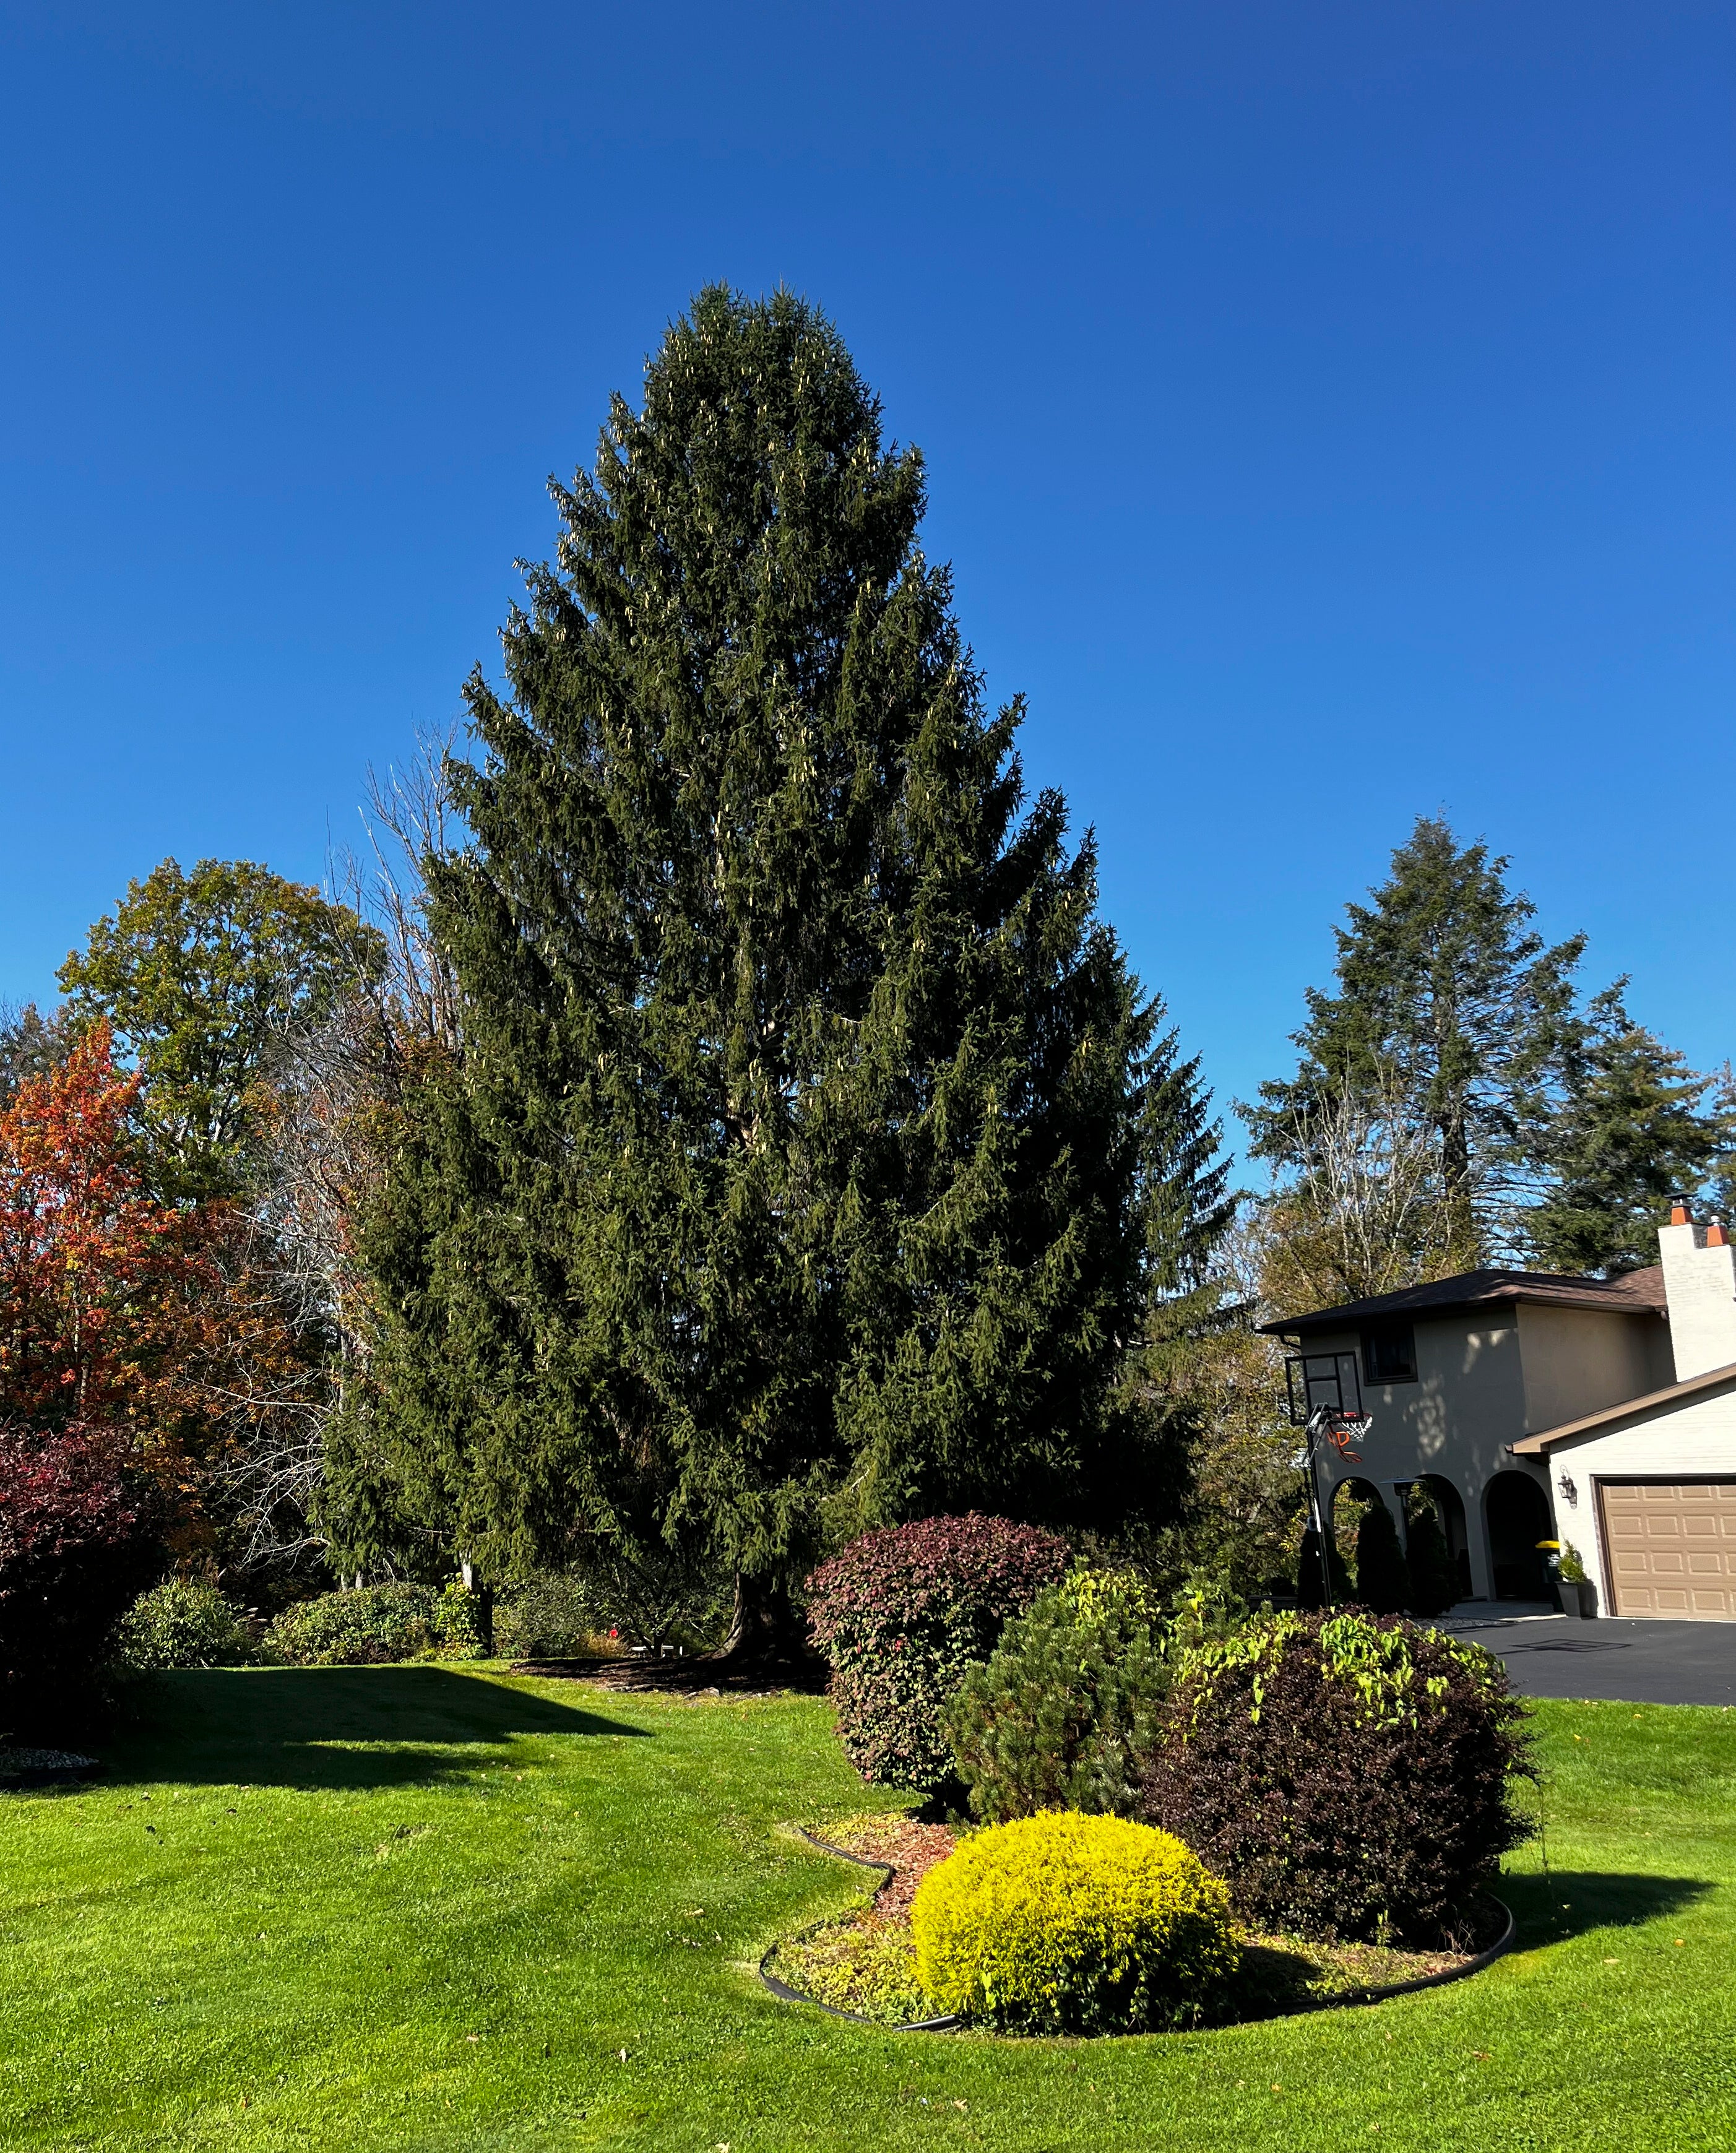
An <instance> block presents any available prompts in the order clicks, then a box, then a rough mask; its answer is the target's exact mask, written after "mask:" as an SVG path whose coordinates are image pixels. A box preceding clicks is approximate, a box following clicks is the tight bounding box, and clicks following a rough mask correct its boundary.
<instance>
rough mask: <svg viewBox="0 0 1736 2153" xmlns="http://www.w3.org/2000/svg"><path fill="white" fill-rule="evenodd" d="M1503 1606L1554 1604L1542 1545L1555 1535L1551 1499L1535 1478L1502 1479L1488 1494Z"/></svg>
mask: <svg viewBox="0 0 1736 2153" xmlns="http://www.w3.org/2000/svg"><path fill="white" fill-rule="evenodd" d="M1483 1514H1484V1519H1485V1521H1486V1523H1487V1524H1488V1526H1489V1567H1490V1569H1491V1570H1492V1571H1493V1572H1494V1588H1495V1598H1496V1599H1497V1600H1552V1599H1553V1598H1554V1597H1555V1593H1554V1588H1553V1587H1552V1586H1551V1585H1550V1578H1549V1571H1548V1569H1547V1567H1546V1566H1545V1560H1544V1556H1543V1554H1542V1551H1541V1550H1540V1549H1539V1547H1538V1545H1537V1543H1538V1541H1539V1540H1547V1539H1549V1537H1550V1530H1551V1527H1550V1514H1549V1498H1548V1496H1547V1495H1545V1494H1544V1492H1543V1489H1542V1488H1541V1487H1540V1485H1539V1484H1538V1483H1537V1482H1536V1481H1535V1480H1534V1479H1532V1478H1531V1476H1530V1474H1529V1473H1497V1474H1496V1475H1495V1477H1494V1479H1493V1480H1491V1481H1490V1482H1489V1485H1488V1487H1487V1488H1485V1489H1484V1491H1483Z"/></svg>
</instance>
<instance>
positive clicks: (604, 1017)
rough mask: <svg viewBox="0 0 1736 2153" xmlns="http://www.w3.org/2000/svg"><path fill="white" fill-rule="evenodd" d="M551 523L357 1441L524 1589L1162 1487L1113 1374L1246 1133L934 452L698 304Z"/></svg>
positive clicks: (829, 377)
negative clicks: (564, 1554) (935, 541)
mask: <svg viewBox="0 0 1736 2153" xmlns="http://www.w3.org/2000/svg"><path fill="white" fill-rule="evenodd" d="M552 492H553V496H554V498H555V501H556V503H557V508H558V511H559V514H560V517H561V521H562V524H563V533H562V537H561V539H560V543H559V547H558V549H557V557H556V559H555V560H554V562H552V563H550V564H547V565H544V566H542V567H541V568H535V569H533V570H532V572H531V573H530V576H529V603H528V607H527V609H523V610H515V612H514V613H513V614H512V617H511V618H510V620H509V622H508V624H507V629H506V630H505V634H504V654H505V673H506V682H505V686H504V689H502V690H496V688H495V687H494V686H492V685H490V684H489V683H488V682H487V681H486V680H485V679H484V678H483V677H482V675H481V674H480V673H479V674H476V675H474V676H473V677H472V679H471V681H470V683H469V685H468V687H467V689H466V700H467V702H468V705H469V709H470V715H471V725H472V729H473V733H474V735H475V738H476V741H477V743H478V745H479V746H480V748H481V751H482V752H481V757H480V759H479V761H477V763H476V765H475V766H459V767H458V769H457V770H456V787H455V789H456V793H457V797H458V799H459V802H460V804H461V807H462V809H463V812H464V814H465V816H466V819H467V822H468V825H469V828H470V830H471V833H472V836H473V842H472V843H471V846H470V847H469V849H468V850H467V851H466V852H464V853H461V855H460V856H458V857H456V858H451V859H449V860H446V861H444V862H442V861H432V862H430V883H431V888H432V894H433V908H432V919H433V924H434V928H435V933H436V935H437V937H438V939H439V941H440V945H441V948H442V949H443V951H444V953H445V957H446V958H447V959H448V960H449V961H450V964H451V968H452V971H453V975H454V976H455V978H456V983H457V988H458V994H459V1004H458V1006H459V1010H460V1016H459V1034H460V1036H459V1042H458V1045H457V1047H456V1051H453V1052H452V1053H451V1054H431V1055H430V1056H429V1058H428V1060H427V1062H426V1064H425V1073H424V1081H423V1082H421V1083H420V1086H418V1087H416V1088H415V1092H414V1093H413V1095H412V1097H410V1099H409V1101H408V1102H407V1103H406V1106H405V1119H404V1122H403V1127H402V1132H401V1140H400V1143H399V1145H398V1147H397V1149H396V1151H395V1154H394V1158H393V1163H392V1166H391V1168H390V1171H389V1174H388V1177H387V1181H386V1185H385V1188H384V1192H383V1194H382V1195H381V1197H380V1199H379V1201H378V1203H377V1204H376V1205H375V1207H374V1215H373V1218H372V1220H371V1224H370V1229H369V1234H368V1236H367V1239H366V1249H367V1253H368V1255H369V1260H370V1262H371V1263H372V1265H373V1266H374V1273H375V1275H376V1277H377V1279H378V1281H379V1289H380V1298H381V1303H382V1306H383V1308H384V1310H385V1311H386V1321H385V1327H384V1333H383V1336H382V1339H381V1341H380V1352H379V1360H378V1363H377V1367H378V1370H379V1377H380V1381H381V1384H382V1407H381V1411H380V1412H379V1416H378V1419H377V1423H376V1428H375V1431H374V1437H373V1438H372V1440H373V1441H374V1443H376V1444H377V1445H379V1446H381V1448H379V1450H377V1451H376V1453H374V1454H375V1456H376V1457H383V1458H385V1459H386V1460H387V1461H388V1462H389V1466H390V1469H391V1471H392V1472H393V1473H394V1474H395V1475H396V1478H397V1480H398V1483H399V1485H400V1489H401V1491H402V1499H403V1500H404V1501H405V1503H406V1504H407V1505H408V1506H409V1507H410V1509H411V1510H413V1511H415V1513H417V1514H420V1515H422V1516H425V1517H427V1516H433V1515H440V1516H444V1517H446V1518H449V1519H451V1520H452V1529H453V1530H454V1531H455V1533H456V1536H457V1537H458V1539H459V1540H460V1541H461V1544H462V1545H468V1546H470V1547H471V1548H474V1549H479V1550H486V1551H487V1552H488V1554H489V1555H490V1557H491V1560H495V1561H496V1562H497V1563H502V1564H506V1563H512V1562H515V1561H519V1560H527V1559H529V1558H530V1557H531V1556H532V1555H541V1556H545V1557H546V1556H547V1555H548V1554H549V1553H551V1552H552V1551H556V1550H560V1549H563V1548H570V1547H571V1546H572V1545H573V1540H574V1537H575V1535H583V1534H586V1533H589V1534H600V1535H605V1536H613V1537H616V1538H618V1539H619V1540H622V1541H623V1542H624V1543H625V1542H634V1541H636V1542H639V1543H641V1544H654V1543H656V1542H658V1541H659V1540H662V1541H666V1542H669V1543H671V1544H674V1543H684V1544H693V1543H699V1544H703V1545H705V1547H707V1548H708V1549H709V1550H710V1552H711V1553H712V1554H713V1555H715V1557H716V1559H718V1560H720V1561H721V1562H722V1563H724V1564H725V1565H729V1566H731V1567H732V1568H734V1569H735V1570H737V1571H738V1572H740V1573H743V1574H745V1575H747V1576H749V1577H750V1578H759V1579H762V1580H765V1579H775V1578H776V1577H778V1576H780V1575H787V1573H788V1572H789V1570H790V1568H791V1565H792V1564H795V1563H797V1562H803V1561H806V1560H807V1559H808V1558H809V1557H810V1555H812V1552H813V1551H814V1550H817V1547H818V1546H819V1545H821V1544H822V1541H823V1540H825V1539H826V1537H827V1535H828V1533H831V1534H842V1533H845V1532H848V1531H852V1530H855V1529H859V1528H860V1527H861V1526H862V1525H864V1524H869V1523H873V1522H880V1521H886V1520H895V1519H900V1518H904V1517H909V1516H912V1515H917V1514H924V1513H927V1512H932V1511H935V1510H939V1509H955V1508H956V1509H965V1508H968V1507H969V1506H970V1504H973V1503H983V1504H992V1506H994V1507H995V1508H998V1509H1007V1510H1011V1511H1013V1512H1015V1513H1016V1514H1024V1515H1026V1516H1030V1517H1059V1516H1063V1515H1067V1514H1092V1513H1095V1512H1101V1511H1102V1510H1104V1509H1116V1510H1117V1511H1121V1510H1126V1509H1138V1506H1139V1505H1140V1504H1141V1503H1142V1502H1153V1501H1158V1500H1160V1499H1161V1494H1160V1491H1161V1489H1162V1488H1163V1486H1164V1485H1165V1484H1166V1474H1169V1473H1170V1472H1171V1470H1172V1468H1173V1457H1172V1456H1170V1455H1169V1454H1168V1453H1167V1452H1166V1449H1165V1445H1164V1443H1163V1440H1162V1436H1161V1432H1154V1431H1153V1430H1152V1429H1151V1428H1149V1427H1148V1426H1143V1425H1142V1423H1141V1420H1140V1418H1139V1416H1138V1412H1136V1411H1135V1409H1134V1407H1133V1405H1132V1404H1131V1403H1130V1401H1129V1397H1128V1392H1127V1391H1126V1387H1125V1385H1124V1383H1123V1377H1124V1374H1125V1370H1126V1364H1127V1361H1128V1356H1129V1355H1130V1354H1132V1353H1136V1352H1137V1351H1138V1349H1139V1346H1140V1344H1141V1341H1142V1339H1143V1336H1144V1333H1145V1328H1146V1323H1147V1317H1148V1309H1149V1304H1150V1302H1151V1300H1153V1296H1154V1295H1163V1293H1165V1292H1173V1291H1177V1290H1184V1288H1185V1287H1187V1286H1188V1285H1191V1284H1193V1283H1194V1282H1196V1281H1197V1279H1198V1277H1199V1274H1200V1271H1201V1270H1202V1268H1203V1264H1204V1255H1205V1251H1206V1250H1207V1249H1208V1247H1209V1244H1210V1241H1211V1239H1212V1238H1213V1236H1214V1234H1215V1233H1216V1232H1217V1231H1219V1229H1221V1226H1222V1224H1223V1222H1224V1215H1225V1213H1224V1172H1225V1168H1224V1166H1223V1165H1222V1164H1221V1163H1219V1162H1218V1161H1217V1159H1216V1157H1215V1153H1216V1149H1217V1130H1216V1127H1215V1125H1214V1124H1213V1123H1212V1122H1211V1121H1210V1117H1209V1111H1208V1110H1207V1108H1206V1106H1205V1103H1204V1094H1203V1092H1202V1091H1201V1087H1200V1086H1199V1077H1198V1071H1197V1067H1196V1066H1195V1065H1194V1063H1193V1062H1191V1061H1187V1060H1184V1058H1183V1057H1182V1056H1181V1055H1180V1052H1179V1048H1178V1046H1177V1044H1176V1041H1175V1039H1174V1036H1173V1032H1172V1031H1169V1030H1168V1028H1167V1027H1166V1026H1165V1025H1164V1022H1163V1012H1162V1007H1161V1005H1160V1004H1159V1003H1158V1001H1157V1000H1155V998H1153V997H1150V996H1148V995H1144V994H1143V993H1142V991H1141V990H1140V988H1139V986H1138V983H1137V981H1136V980H1134V979H1133V976H1132V975H1131V974H1130V972H1129V970H1128V965H1127V964H1126V961H1125V959H1124V957H1123V953H1122V951H1121V949H1120V948H1119V946H1118V944H1117V941H1116V939H1115V937H1114V935H1113V934H1112V931H1111V930H1110V929H1109V928H1108V927H1107V925H1106V924H1104V923H1103V922H1102V920H1101V919H1099V918H1098V916H1097V911H1096V895H1097V892H1096V874H1095V854H1094V849H1093V847H1092V842H1091V840H1090V838H1089V837H1087V839H1086V840H1085V842H1083V843H1082V844H1081V845H1079V846H1077V847H1074V848H1071V849H1070V848H1069V846H1068V843H1067V816H1066V809H1065V806H1064V803H1063V802H1062V801H1061V798H1060V797H1059V796H1058V795H1056V794H1055V793H1053V792H1047V791H1045V792H1042V793H1041V794H1039V795H1037V796H1036V797H1035V798H1034V799H1030V798H1027V796H1026V789H1025V785H1024V780H1023V776H1022V773H1021V766H1020V763H1019V759H1018V756H1017V754H1016V748H1015V741H1016V733H1017V729H1018V725H1019V722H1020V718H1021V706H1020V705H1018V704H1017V703H1014V704H1011V705H1008V706H1007V707H1006V708H1005V709H1003V710H1000V711H999V712H998V713H995V714H992V715H991V714H990V712H988V711H987V710H985V707H984V704H983V699H982V690H981V684H980V679H979V677H978V674H977V673H976V671H975V668H974V666H973V664H972V663H971V660H970V654H969V653H968V651H967V650H966V649H965V647H964V644H963V643H962V641H961V639H960V634H959V630H958V628H957V625H956V624H955V620H954V618H953V614H952V611H951V593H950V586H949V579H948V578H947V575H946V573H945V572H944V570H941V569H939V568H934V567H933V566H931V565H930V564H929V562H927V561H926V560H925V558H924V556H923V553H922V552H921V550H920V547H919V543H918V529H919V522H920V519H921V516H922V512H923V506H924V476H923V466H922V462H921V460H920V457H919V456H918V454H917V453H916V451H915V450H910V449H901V448H899V446H898V445H895V444H888V442H887V441H886V440H884V439H883V435H882V430H881V422H880V412H879V407H878V404H877V402H876V400H875V399H874V398H873V395H872V394H871V393H870V391H869V390H868V388H867V386H866V385H865V384H864V383H863V380H862V379H861V377H860V375H859V374H858V372H857V370H856V369H855V367H854V365H853V363H852V361H851V359H850V356H849V354H848V351H847V350H846V349H845V347H844V345H843V341H842V340H841V338H839V336H838V335H837V332H836V330H835V329H834V328H832V326H831V324H830V323H827V321H826V320H825V319H824V318H823V317H822V316H821V315H820V314H819V313H817V312H816V311H815V310H814V309H813V308H811V307H809V306H807V305H806V304H804V303H801V302H799V301H797V300H796V299H795V298H792V297H790V296H789V295H787V294H785V293H780V294H779V295H777V296H776V298H772V299H771V300H768V301H765V302H757V303H750V302H748V301H746V300H744V299H742V298H738V297H736V295H734V294H732V293H730V292H729V291H727V290H725V289H724V288H711V289H710V290H707V291H705V292H704V293H701V294H700V296H699V298H698V299H697V300H696V301H695V304H694V306H693V308H692V309H691V311H690V313H689V314H688V315H687V316H686V317H685V318H681V319H680V320H678V321H676V322H675V323H674V324H673V325H672V326H671V327H670V328H669V332H668V333H667V335H666V336H665V338H664V341H663V344H662V346H661V348H660V349H659V352H658V353H657V354H656V356H655V357H654V359H653V360H652V361H651V363H650V364H649V367H648V369H647V373H646V376H645V384H644V401H643V405H642V406H641V408H640V409H639V410H637V411H635V410H633V409H631V408H630V407H629V405H628V404H627V403H626V401H625V400H624V399H621V398H619V397H617V398H616V399H615V400H614V401H613V405H612V407H611V411H610V416H609V420H608V425H607V426H606V428H605V429H604V431H603V437H602V441H601V445H600V448H599V452H598V458H597V461H596V465H595V468H594V470H593V471H591V472H588V473H587V472H581V473H580V474H579V475H578V476H577V477H576V478H575V480H574V481H573V484H572V486H553V487H552Z"/></svg>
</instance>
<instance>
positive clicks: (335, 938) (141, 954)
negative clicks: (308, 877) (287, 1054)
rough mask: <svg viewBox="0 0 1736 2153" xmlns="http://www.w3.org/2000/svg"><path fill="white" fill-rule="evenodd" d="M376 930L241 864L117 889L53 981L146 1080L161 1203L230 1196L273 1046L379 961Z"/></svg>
mask: <svg viewBox="0 0 1736 2153" xmlns="http://www.w3.org/2000/svg"><path fill="white" fill-rule="evenodd" d="M384 955H385V949H384V939H383V938H382V937H381V936H380V934H379V932H378V930H377V929H374V928H372V927H369V926H365V925H364V924H363V923H362V922H361V921H360V920H359V919H358V918H357V917H356V915H355V914H354V912H352V911H351V910H350V909H349V908H348V907H347V906H345V905H342V904H334V903H331V902H330V901H329V900H328V899H327V898H323V897H322V896H321V895H320V893H318V890H315V889H310V888H307V887H306V886H305V885H304V884H303V883H293V882H287V881H285V880H284V878H283V877H282V876H281V875H276V874H273V873H272V872H271V871H270V869H269V868H263V867H259V866H256V865H255V864H254V863H252V861H249V860H201V861H200V862H199V863H198V864H197V865H196V867H195V868H193V870H192V872H191V874H187V873H183V872H182V870H181V867H180V865H179V864H178V863H176V861H174V860H172V859H170V860H165V861H164V862H163V863H162V865H161V866H160V867H159V868H154V869H153V870H152V871H151V873H150V874H149V875H148V876H146V878H145V880H144V881H143V882H134V883H129V884H128V886H127V893H126V895H125V898H123V899H122V901H121V903H120V904H119V905H117V906H116V907H115V911H114V913H113V914H110V915H106V916H104V918H103V919H99V921H98V922H97V924H95V926H94V927H93V928H92V929H91V930H90V938H89V943H88V944H87V946H86V947H85V948H84V949H83V950H82V951H80V950H74V951H73V952H72V954H70V955H69V957H68V958H67V960H66V962H65V964H64V965H62V966H61V968H60V975H59V976H60V985H61V987H62V989H63V990H64V992H65V993H66V994H67V995H69V997H70V1013H71V1015H72V1016H73V1017H74V1020H75V1021H80V1022H83V1021H89V1020H90V1019H92V1018H95V1017H100V1018H102V1019H104V1020H105V1021H107V1022H108V1024H109V1026H111V1027H112V1030H113V1032H114V1036H115V1044H116V1046H117V1047H118V1048H119V1049H120V1051H121V1052H122V1053H123V1055H124V1056H125V1057H127V1058H128V1059H129V1060H130V1061H131V1062H132V1063H133V1065H134V1066H135V1067H136V1068H137V1069H138V1071H140V1075H141V1076H142V1077H143V1078H144V1079H145V1087H144V1091H143V1094H142V1110H143V1114H144V1120H145V1130H146V1132H147V1134H148V1137H149V1139H150V1152H151V1156H152V1161H153V1166H154V1168H155V1178H157V1179H158V1181H159V1183H160V1186H161V1189H162V1193H163V1194H167V1195H172V1196H175V1197H181V1198H187V1197H191V1198H198V1197H206V1196H213V1195H226V1194H232V1192H233V1191H234V1190H235V1189H236V1188H237V1186H238V1185H239V1182H240V1179H241V1178H242V1166H243V1160H244V1158H245V1154H246V1152H247V1146H248V1144H249V1143H250V1141H251V1139H252V1134H253V1127H254V1115H255V1110H256V1107H257V1089H256V1087H257V1084H258V1081H259V1078H260V1075H261V1071H262V1067H263V1066H264V1063H265V1060H266V1057H267V1054H268V1052H269V1051H270V1050H271V1048H272V1046H273V1044H274V1042H275V1041H277V1040H279V1039H281V1037H282V1036H283V1034H284V1033H285V1032H286V1031H287V1030H288V1028H289V1027H291V1026H293V1025H295V1024H297V1023H299V1022H303V1021H307V1020H308V1019H310V1018H313V1017H317V1016H318V1015H320V1014H322V1013H323V1011H325V1010H328V1009H329V1008H330V1007H331V1006H332V1005H333V1003H334V1002H335V1001H336V1000H338V999H339V997H340V996H341V995H344V993H345V992H346V991H347V990H349V989H350V988H352V987H353V986H354V985H356V984H357V982H358V981H366V980H371V979H372V978H374V976H376V975H377V974H378V973H379V969H380V967H381V965H383V963H384Z"/></svg>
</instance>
